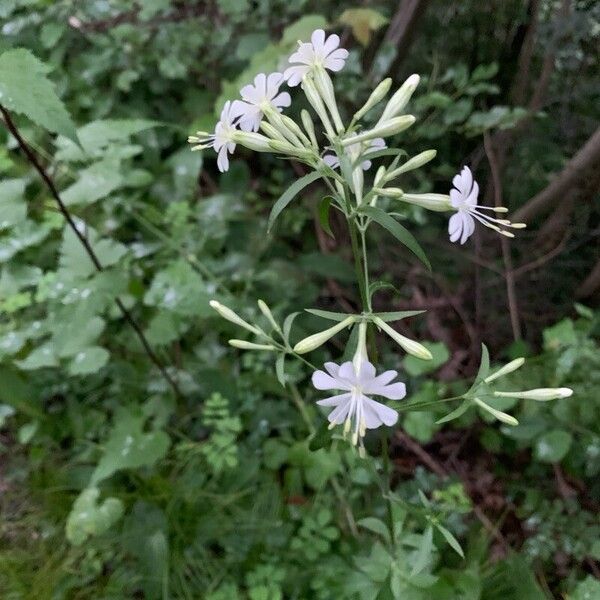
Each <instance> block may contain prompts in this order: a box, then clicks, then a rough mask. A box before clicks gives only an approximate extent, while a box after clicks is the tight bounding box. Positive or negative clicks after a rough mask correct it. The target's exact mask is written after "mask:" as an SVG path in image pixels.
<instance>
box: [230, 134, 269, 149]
mask: <svg viewBox="0 0 600 600" xmlns="http://www.w3.org/2000/svg"><path fill="white" fill-rule="evenodd" d="M232 137H233V141H234V142H235V143H236V144H240V145H241V146H244V147H246V148H249V149H250V150H254V151H255V152H271V147H270V146H269V142H270V140H269V138H268V137H265V136H264V135H261V134H260V133H252V132H250V131H236V132H235V133H234V134H233V136H232Z"/></svg>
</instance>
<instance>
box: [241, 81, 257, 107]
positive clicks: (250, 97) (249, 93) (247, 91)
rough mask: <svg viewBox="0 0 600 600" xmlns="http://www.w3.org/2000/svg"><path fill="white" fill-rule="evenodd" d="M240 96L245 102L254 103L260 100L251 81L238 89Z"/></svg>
mask: <svg viewBox="0 0 600 600" xmlns="http://www.w3.org/2000/svg"><path fill="white" fill-rule="evenodd" d="M240 96H241V97H242V99H244V100H245V101H246V102H250V103H251V104H256V103H258V102H260V95H259V93H258V90H257V89H256V87H255V86H253V85H252V84H251V83H249V84H248V85H245V86H244V87H243V88H242V89H241V90H240Z"/></svg>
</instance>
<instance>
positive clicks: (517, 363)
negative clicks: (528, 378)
mask: <svg viewBox="0 0 600 600" xmlns="http://www.w3.org/2000/svg"><path fill="white" fill-rule="evenodd" d="M524 362H525V359H524V358H515V360H511V361H510V362H509V363H508V364H506V365H504V366H503V367H502V368H501V369H498V370H497V371H496V372H495V373H492V374H491V375H490V376H489V377H486V378H485V379H484V381H485V382H486V383H490V381H494V379H498V378H499V377H504V375H508V374H509V373H512V372H513V371H516V370H517V369H520V368H521V367H522V366H523V363H524Z"/></svg>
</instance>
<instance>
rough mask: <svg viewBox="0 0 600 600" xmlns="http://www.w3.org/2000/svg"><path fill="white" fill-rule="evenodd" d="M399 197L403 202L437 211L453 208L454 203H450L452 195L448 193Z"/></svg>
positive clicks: (403, 195)
mask: <svg viewBox="0 0 600 600" xmlns="http://www.w3.org/2000/svg"><path fill="white" fill-rule="evenodd" d="M392 189H394V188H392ZM399 198H400V200H402V202H408V203H409V204H416V205H417V206H422V207H423V208H426V209H427V210H434V211H437V212H444V211H446V210H452V204H451V203H450V196H448V194H402V196H400V197H399Z"/></svg>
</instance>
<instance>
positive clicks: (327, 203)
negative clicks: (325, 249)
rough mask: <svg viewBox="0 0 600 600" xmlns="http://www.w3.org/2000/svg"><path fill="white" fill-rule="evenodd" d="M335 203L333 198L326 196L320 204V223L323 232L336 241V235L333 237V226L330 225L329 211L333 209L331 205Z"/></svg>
mask: <svg viewBox="0 0 600 600" xmlns="http://www.w3.org/2000/svg"><path fill="white" fill-rule="evenodd" d="M332 202H333V198H332V197H331V196H325V197H324V198H323V199H322V200H321V202H319V209H318V215H319V223H320V224H321V227H322V228H323V231H324V232H325V233H326V234H327V235H328V236H329V237H332V238H333V239H335V235H333V231H331V225H330V224H329V209H330V208H331V203H332Z"/></svg>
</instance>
